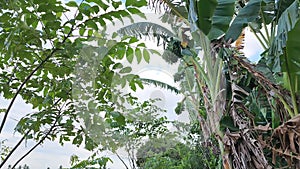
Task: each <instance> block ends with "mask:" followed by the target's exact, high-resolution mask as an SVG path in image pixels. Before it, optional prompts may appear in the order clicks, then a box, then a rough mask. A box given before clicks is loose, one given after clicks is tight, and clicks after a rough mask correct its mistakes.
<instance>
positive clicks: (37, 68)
mask: <svg viewBox="0 0 300 169" xmlns="http://www.w3.org/2000/svg"><path fill="white" fill-rule="evenodd" d="M73 30H74V25H73V26H72V28H71V30H70V32H69V33H68V35H67V36H66V37H65V38H64V39H63V41H62V44H63V43H65V42H66V40H67V39H68V38H69V36H70V35H71V33H72V32H73ZM58 50H60V49H59V48H54V49H53V50H52V52H51V53H50V54H49V55H48V56H47V57H46V58H45V59H44V60H43V61H42V62H41V63H40V64H39V65H38V66H37V67H36V68H35V69H34V70H32V71H31V73H30V74H29V75H28V76H27V77H26V79H25V80H24V81H23V83H22V84H21V85H20V87H19V88H18V90H17V92H16V94H15V95H14V97H13V99H12V100H11V102H10V103H9V106H8V108H7V109H6V111H5V114H4V117H3V120H2V122H1V126H0V134H1V132H2V129H3V127H4V124H5V122H6V119H7V116H8V113H9V111H10V110H11V108H12V106H13V104H14V102H15V100H16V98H17V96H18V95H19V93H20V92H21V90H22V89H23V87H24V86H25V84H26V83H27V82H28V81H29V80H30V78H31V77H32V76H33V75H34V73H35V72H36V71H38V70H39V69H40V68H42V66H43V65H44V64H45V63H46V62H47V61H48V60H49V59H50V58H51V57H52V56H53V55H54V53H55V52H57V51H58Z"/></svg>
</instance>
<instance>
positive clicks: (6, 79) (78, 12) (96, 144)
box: [0, 0, 159, 168]
mask: <svg viewBox="0 0 300 169" xmlns="http://www.w3.org/2000/svg"><path fill="white" fill-rule="evenodd" d="M121 5H122V2H120V1H111V0H109V1H92V0H87V1H81V2H79V3H77V2H75V1H69V2H67V3H62V2H61V1H56V0H51V1H39V0H31V1H1V2H0V6H1V9H0V13H1V17H0V24H1V28H0V37H1V38H0V46H1V52H0V55H1V57H0V67H1V71H0V76H1V80H0V83H1V85H0V86H1V87H0V93H1V95H2V96H3V97H4V98H5V99H8V100H10V104H9V106H8V107H7V108H5V109H1V112H2V113H3V117H2V120H1V124H0V134H2V133H3V129H4V127H5V125H6V124H7V118H8V117H9V115H10V113H11V112H10V111H11V108H12V107H13V105H14V103H15V100H16V98H17V96H21V97H22V99H23V100H24V101H25V102H26V103H27V104H30V105H32V107H33V109H34V112H28V114H27V115H26V116H24V117H22V118H21V119H20V121H19V122H18V124H17V126H16V128H15V132H18V133H20V134H22V135H23V137H22V138H21V139H20V140H19V141H18V142H17V143H16V145H15V146H14V147H13V148H12V149H11V150H10V151H9V152H8V153H7V154H5V155H4V156H1V157H3V160H2V161H1V164H0V168H2V167H3V166H4V164H5V163H6V162H7V160H8V159H9V158H11V157H12V156H13V153H14V152H15V150H16V149H17V148H18V147H19V146H20V145H21V144H22V143H23V142H24V141H25V140H29V139H32V140H34V141H36V145H34V146H33V147H32V148H30V150H29V151H28V152H24V154H23V155H22V157H21V158H20V159H18V160H16V162H15V164H13V165H12V168H14V167H16V166H17V165H18V164H19V162H21V161H22V160H23V159H24V158H25V157H27V156H28V155H29V154H30V153H31V152H32V151H33V150H34V149H35V148H36V147H38V146H39V145H41V144H43V143H44V142H45V140H52V141H54V140H58V141H59V143H60V144H62V145H63V144H64V143H65V142H71V143H72V144H74V145H76V146H81V145H83V146H84V147H85V148H86V149H87V150H90V151H97V150H98V151H103V150H111V151H115V150H116V149H117V148H118V146H123V145H124V144H121V142H120V140H118V139H119V138H112V137H111V136H112V134H113V133H114V132H119V131H117V130H119V129H120V130H121V129H123V128H124V127H125V126H126V122H129V121H131V123H132V122H133V121H134V119H132V118H130V117H128V118H127V117H125V116H124V115H125V111H127V110H128V109H126V106H125V105H126V104H128V105H133V107H134V106H136V105H137V104H138V102H137V101H135V98H134V97H133V96H131V95H130V94H128V93H121V92H120V91H119V90H118V89H117V88H118V87H119V88H121V87H124V86H125V85H126V84H127V85H129V87H130V88H131V89H132V90H134V91H135V90H136V88H137V87H141V88H143V86H142V83H141V82H140V81H139V79H138V76H136V75H134V74H132V73H130V72H131V68H130V67H123V65H122V64H121V63H120V62H119V61H120V60H121V59H122V58H123V57H125V56H126V57H127V58H130V57H133V56H132V55H134V53H132V52H130V51H133V46H132V44H137V47H135V48H136V49H135V50H136V51H143V52H144V53H147V54H148V55H149V51H146V50H144V49H143V48H144V47H145V45H144V44H143V43H138V40H137V39H136V38H131V37H123V38H122V39H120V38H118V37H113V38H107V35H106V33H105V32H106V31H105V26H106V25H107V24H111V23H113V22H115V20H122V19H124V18H129V19H131V20H133V19H132V15H135V14H138V15H139V16H140V17H145V16H144V15H143V14H141V12H140V11H139V9H137V7H141V6H144V5H147V2H146V1H144V0H142V1H138V2H135V1H126V3H125V6H126V8H125V9H124V8H123V7H122V6H121ZM70 13H71V14H70ZM95 41H96V42H97V43H99V44H101V45H104V46H102V47H95V46H93V43H95ZM125 49H126V50H127V52H126V53H125ZM138 57H141V56H140V55H139V56H138ZM144 59H145V61H149V60H148V59H149V58H147V57H144ZM140 60H141V59H140ZM113 79H114V80H115V81H114V80H113ZM116 79H118V80H116ZM149 107H150V108H151V105H150V104H147V105H146V106H144V107H143V108H145V109H146V108H147V109H146V110H145V111H146V112H147V111H148V110H149ZM153 110H156V109H153ZM128 111H130V110H128ZM136 111H141V110H136ZM101 113H104V114H105V116H104V117H103V116H102V115H101ZM158 127H159V126H158ZM96 131H97V132H96ZM147 134H148V133H147ZM147 134H146V135H147ZM107 161H108V159H106V158H99V157H97V156H95V155H92V156H91V157H90V158H89V159H87V160H85V161H82V162H78V163H76V164H75V163H74V165H75V167H76V166H81V167H82V166H89V165H94V164H99V165H100V166H101V167H105V164H106V162H107Z"/></svg>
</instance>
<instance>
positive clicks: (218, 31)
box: [152, 0, 299, 168]
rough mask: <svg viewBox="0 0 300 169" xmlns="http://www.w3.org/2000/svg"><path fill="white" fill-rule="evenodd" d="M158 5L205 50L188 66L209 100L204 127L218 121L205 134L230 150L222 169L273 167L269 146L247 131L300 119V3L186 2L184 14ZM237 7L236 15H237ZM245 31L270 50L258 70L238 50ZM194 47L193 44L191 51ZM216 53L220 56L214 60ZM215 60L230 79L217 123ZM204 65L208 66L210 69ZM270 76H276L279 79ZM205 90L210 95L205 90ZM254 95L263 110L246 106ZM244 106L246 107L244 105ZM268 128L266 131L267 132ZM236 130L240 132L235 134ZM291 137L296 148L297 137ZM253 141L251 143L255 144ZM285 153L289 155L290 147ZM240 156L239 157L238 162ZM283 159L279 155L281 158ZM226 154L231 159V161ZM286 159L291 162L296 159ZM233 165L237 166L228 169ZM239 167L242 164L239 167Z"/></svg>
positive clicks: (253, 0) (174, 5) (173, 7)
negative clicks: (265, 149) (266, 151)
mask: <svg viewBox="0 0 300 169" xmlns="http://www.w3.org/2000/svg"><path fill="white" fill-rule="evenodd" d="M155 2H158V1H152V5H153V6H155V4H157V3H155ZM160 2H162V3H163V4H165V5H166V6H167V7H168V8H167V10H168V11H170V13H172V14H175V15H177V16H178V17H179V18H180V19H181V20H183V21H184V22H185V23H186V24H187V25H190V28H191V29H190V31H191V34H192V37H193V39H192V40H193V42H196V43H197V42H198V44H200V45H199V46H201V47H202V49H203V51H204V57H203V59H201V61H200V59H198V60H197V59H196V60H195V59H192V61H191V62H190V63H192V65H193V66H194V68H195V69H194V70H195V72H194V73H195V74H196V79H197V83H198V85H199V86H202V88H201V87H199V88H198V89H199V93H201V97H202V98H203V100H205V101H204V102H205V107H206V111H207V112H206V113H207V117H208V118H207V119H206V118H205V119H206V120H205V122H206V124H209V122H217V123H210V124H213V126H210V125H208V127H204V126H207V125H202V127H203V128H202V129H203V130H204V131H208V132H207V133H210V134H212V133H214V134H217V136H218V137H220V138H221V139H220V143H221V144H220V145H222V142H223V143H225V144H226V146H230V147H227V148H228V149H229V153H227V154H226V153H225V154H224V156H223V165H224V167H225V168H226V167H228V166H231V165H232V166H233V167H234V168H249V167H253V166H254V167H256V168H257V167H258V168H260V167H264V168H267V167H269V165H268V164H267V161H266V158H265V157H264V154H263V153H262V146H261V145H263V144H264V143H265V142H260V143H258V145H257V137H255V136H253V132H249V130H248V129H249V128H251V127H254V128H255V127H257V125H258V124H259V122H260V120H257V119H259V118H261V116H264V117H263V118H264V119H265V122H267V124H268V125H270V124H271V125H272V128H273V129H275V128H276V127H278V126H279V124H281V123H283V122H285V121H287V120H288V119H289V118H291V117H293V116H295V115H297V114H298V109H299V106H298V105H299V103H298V100H297V97H298V90H299V87H298V85H299V83H298V80H299V78H298V75H299V73H298V72H299V59H298V58H297V57H296V56H297V55H296V53H297V50H298V49H299V48H297V45H298V44H299V43H297V40H296V39H297V37H296V33H297V31H298V27H299V26H298V25H299V24H298V16H299V14H298V13H299V9H298V5H299V2H298V1H272V0H270V1H263V0H250V1H222V0H219V1H217V0H211V1H201V0H200V1H193V0H191V1H185V3H186V6H187V8H186V11H184V8H182V6H181V5H179V4H177V3H175V2H173V1H168V0H165V1H160ZM234 7H236V8H235V9H237V10H235V11H234ZM268 25H271V28H268V27H267V26H268ZM246 26H249V28H250V29H251V30H252V31H253V32H254V33H255V34H254V35H255V36H256V37H257V38H258V40H259V41H260V42H261V44H262V46H263V47H264V48H265V49H266V52H264V54H263V58H262V59H261V60H260V62H259V64H258V65H253V64H251V63H249V61H247V59H246V58H245V57H244V56H243V54H242V52H241V51H240V49H242V48H243V46H242V45H241V43H240V41H243V36H240V34H241V33H242V31H243V29H244V28H245V27H246ZM261 28H263V29H261ZM276 30H277V32H276ZM263 31H265V33H263ZM236 40H238V41H239V45H237V46H236V47H233V46H232V45H231V43H232V42H234V41H236ZM194 44H195V43H194ZM196 46H197V45H194V46H193V47H196ZM183 52H184V50H183ZM185 53H186V52H185ZM216 54H218V55H219V57H216ZM188 55H189V54H188ZM189 56H191V55H189ZM190 58H195V57H190ZM196 58H197V57H196ZM216 58H217V59H219V58H221V59H222V61H221V64H223V67H222V65H219V66H221V67H222V68H225V69H224V70H227V76H228V77H227V78H226V81H227V88H226V89H227V101H226V100H223V101H224V102H225V103H226V107H225V109H224V110H222V111H221V112H222V113H221V115H223V118H222V120H221V121H220V120H218V118H219V119H221V118H220V117H218V118H215V117H217V116H219V115H220V114H218V113H220V111H218V110H217V109H214V108H212V107H214V106H216V108H222V106H219V105H218V104H220V103H219V102H216V100H214V96H218V95H216V91H218V92H220V93H222V88H221V87H219V86H218V87H216V88H213V87H212V86H211V84H213V85H219V84H218V83H216V82H218V81H221V82H222V80H221V79H222V76H213V77H218V79H216V81H214V80H215V79H214V78H211V77H212V76H211V72H213V71H212V70H211V69H210V67H209V66H212V69H214V71H218V70H222V69H216V65H218V63H219V62H218V61H216ZM199 63H201V64H199ZM206 63H209V66H207V65H206ZM214 63H215V64H216V65H214ZM237 70H239V71H241V72H244V73H241V72H239V71H237ZM245 74H246V75H245ZM219 75H220V74H219ZM272 75H276V76H275V79H274V77H272ZM244 77H246V78H244ZM242 81H248V83H244V84H242V83H241V82H242ZM250 83H251V84H252V85H251V87H250V88H249V87H248V86H247V85H249V84H250ZM253 83H255V85H253ZM189 84H191V83H189ZM282 84H283V85H282ZM241 85H243V86H241ZM203 87H205V88H206V89H208V90H202V89H203ZM220 89H221V90H220ZM260 90H262V91H263V95H264V96H263V97H262V96H259V95H257V94H255V93H257V91H260ZM254 95H255V96H258V98H260V99H261V100H260V102H261V103H259V105H258V104H255V106H256V107H259V108H258V110H254V109H253V107H252V106H250V107H246V106H249V105H253V100H252V102H251V101H250V102H247V103H246V102H244V101H245V100H249V99H250V100H251V97H252V99H255V98H254ZM207 96H210V97H207ZM194 100H197V99H194ZM208 100H209V101H208ZM185 101H186V100H185ZM241 103H245V106H243V105H241ZM189 105H191V104H189ZM194 105H195V104H194ZM212 110H213V111H212ZM255 111H256V112H255ZM255 113H256V114H255ZM269 114H271V115H270V116H271V117H270V118H268V116H269ZM279 116H280V118H279ZM227 118H229V119H227ZM243 118H246V119H248V121H247V120H246V121H243V120H242V119H243ZM212 119H214V120H216V121H213V120H212ZM200 121H201V120H200ZM202 122H203V121H202ZM231 122H232V123H234V126H230V124H229V123H231ZM220 123H221V125H220ZM222 123H223V124H222ZM202 124H203V123H202ZM264 124H266V123H264ZM222 125H223V126H222ZM216 126H221V127H223V128H224V127H225V128H227V131H223V133H222V132H220V130H219V129H218V127H216ZM266 126H267V125H266ZM266 126H265V129H268V127H266ZM229 129H230V130H229ZM260 129H261V128H260ZM218 130H219V131H218ZM234 130H237V131H238V132H233V131H234ZM245 131H246V132H245ZM251 133H252V134H251ZM234 134H237V135H234ZM260 136H261V135H260ZM269 137H270V135H269ZM290 138H291V139H290V142H291V143H292V142H294V139H295V138H296V137H290ZM237 140H244V141H245V143H247V144H246V145H247V146H248V147H247V148H245V147H243V149H248V150H247V151H248V153H247V151H246V152H245V153H242V152H241V150H235V148H236V147H239V148H242V147H241V144H239V143H238V142H237ZM249 140H252V142H251V141H249ZM254 140H256V141H254ZM226 146H225V147H226ZM221 147H222V146H221ZM281 147H282V146H281ZM283 147H284V146H283ZM285 150H287V148H286V147H285ZM249 152H250V154H256V155H257V156H258V155H259V156H261V157H262V158H260V159H257V158H256V159H252V158H251V157H249V156H247V155H245V154H249ZM291 152H295V151H291ZM238 154H240V155H241V156H240V157H239V155H238ZM279 154H280V153H279ZM282 154H283V153H281V154H280V155H281V156H283V155H282ZM228 155H230V156H231V157H230V158H229V157H228ZM285 155H286V154H285ZM288 157H289V158H292V157H293V156H288ZM230 161H232V162H233V163H232V164H229V162H230ZM274 161H275V160H274V159H273V162H274ZM239 163H240V164H242V165H239ZM274 163H275V162H274ZM274 165H275V164H274Z"/></svg>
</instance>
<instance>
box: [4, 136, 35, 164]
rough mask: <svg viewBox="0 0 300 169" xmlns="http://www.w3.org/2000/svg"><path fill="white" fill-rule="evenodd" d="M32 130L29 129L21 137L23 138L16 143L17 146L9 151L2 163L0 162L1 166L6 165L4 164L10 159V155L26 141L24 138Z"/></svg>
mask: <svg viewBox="0 0 300 169" xmlns="http://www.w3.org/2000/svg"><path fill="white" fill-rule="evenodd" d="M29 132H30V130H28V131H27V132H26V133H25V134H24V136H23V137H22V138H21V140H20V141H19V142H18V143H17V144H16V145H15V147H14V148H13V149H12V150H11V151H10V152H9V154H8V155H7V156H6V157H5V159H4V160H3V161H2V163H1V164H0V168H1V167H3V166H4V164H5V163H6V161H7V160H8V159H9V157H10V156H11V155H12V154H13V153H14V151H15V150H16V149H17V148H18V147H19V146H20V145H21V143H22V142H23V141H24V139H25V138H26V137H27V135H28V134H29Z"/></svg>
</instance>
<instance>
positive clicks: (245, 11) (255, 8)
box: [225, 0, 262, 42]
mask: <svg viewBox="0 0 300 169" xmlns="http://www.w3.org/2000/svg"><path fill="white" fill-rule="evenodd" d="M261 2H262V0H250V1H249V2H248V4H247V5H246V6H245V7H244V8H242V9H241V10H240V12H239V13H238V15H237V16H236V17H235V19H234V20H233V22H232V24H231V25H230V27H229V29H228V31H227V33H226V35H225V40H226V41H229V40H230V39H231V41H232V42H234V41H235V40H237V38H238V37H239V36H240V34H241V32H242V30H243V28H245V27H246V26H248V23H250V22H253V21H255V20H256V19H257V18H258V16H259V11H260V7H261Z"/></svg>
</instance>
